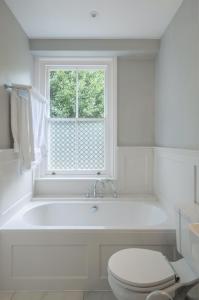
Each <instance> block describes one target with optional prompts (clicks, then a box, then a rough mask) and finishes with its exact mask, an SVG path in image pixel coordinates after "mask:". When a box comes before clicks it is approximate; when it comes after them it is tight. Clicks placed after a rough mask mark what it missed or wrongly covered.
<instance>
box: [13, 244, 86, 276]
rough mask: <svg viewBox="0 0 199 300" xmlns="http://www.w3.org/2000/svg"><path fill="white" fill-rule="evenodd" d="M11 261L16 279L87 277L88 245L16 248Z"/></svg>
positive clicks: (24, 246) (20, 246)
mask: <svg viewBox="0 0 199 300" xmlns="http://www.w3.org/2000/svg"><path fill="white" fill-rule="evenodd" d="M11 261H12V271H11V273H12V278H15V279H17V278H20V279H22V278H25V279H28V278H45V279H48V278H57V279H58V278H59V277H60V278H61V279H64V278H66V279H68V280H70V279H78V278H80V279H87V278H88V250H87V246H86V245H50V246H49V245H19V246H16V245H15V246H13V247H12V254H11ZM22 261H23V263H21V262H22ZM74 262H75V263H74Z"/></svg>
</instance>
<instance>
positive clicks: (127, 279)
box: [108, 248, 176, 293]
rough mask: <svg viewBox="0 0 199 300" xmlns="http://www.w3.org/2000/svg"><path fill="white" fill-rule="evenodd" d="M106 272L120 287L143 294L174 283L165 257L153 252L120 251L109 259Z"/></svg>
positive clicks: (172, 272) (132, 249)
mask: <svg viewBox="0 0 199 300" xmlns="http://www.w3.org/2000/svg"><path fill="white" fill-rule="evenodd" d="M108 270H109V272H110V273H111V275H112V276H113V277H114V278H115V279H116V280H117V281H119V283H120V284H121V285H123V286H128V288H129V289H131V290H134V291H138V292H143V293H146V292H151V291H153V290H156V289H163V288H166V287H169V286H171V285H173V284H175V283H176V274H175V272H174V270H173V268H172V267H171V265H170V264H169V262H168V261H167V259H166V258H165V256H164V255H163V254H162V253H160V252H158V251H153V250H147V249H137V248H131V249H124V250H121V251H119V252H117V253H115V254H113V255H112V256H111V258H110V259H109V263H108Z"/></svg>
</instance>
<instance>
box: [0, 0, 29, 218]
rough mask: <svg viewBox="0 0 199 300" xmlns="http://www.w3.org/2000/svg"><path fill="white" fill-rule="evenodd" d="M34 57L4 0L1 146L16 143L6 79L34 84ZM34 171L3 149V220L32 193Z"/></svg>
mask: <svg viewBox="0 0 199 300" xmlns="http://www.w3.org/2000/svg"><path fill="white" fill-rule="evenodd" d="M31 73H32V57H31V54H30V52H29V42H28V38H27V37H26V35H25V34H24V32H23V31H22V29H21V27H20V25H19V24H18V22H17V21H16V19H15V17H14V16H13V15H12V13H11V12H10V10H9V9H8V7H7V6H6V4H5V3H4V1H3V0H0V149H6V148H10V147H11V146H12V141H11V134H10V121H9V92H8V91H6V90H5V89H4V87H3V85H4V84H5V83H19V84H30V83H31V77H32V76H31ZM31 193H32V174H31V172H25V173H24V174H21V173H20V172H19V167H18V159H17V157H16V156H15V155H14V153H13V151H12V150H0V223H1V222H2V221H3V220H5V216H6V214H7V213H8V214H9V212H10V211H11V210H12V209H15V208H17V207H18V205H20V203H21V202H22V201H23V200H26V199H27V198H30V197H31Z"/></svg>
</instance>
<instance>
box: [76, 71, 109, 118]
mask: <svg viewBox="0 0 199 300" xmlns="http://www.w3.org/2000/svg"><path fill="white" fill-rule="evenodd" d="M104 79H105V72H104V70H79V72H78V103H79V118H103V116H104V82H105V80H104Z"/></svg>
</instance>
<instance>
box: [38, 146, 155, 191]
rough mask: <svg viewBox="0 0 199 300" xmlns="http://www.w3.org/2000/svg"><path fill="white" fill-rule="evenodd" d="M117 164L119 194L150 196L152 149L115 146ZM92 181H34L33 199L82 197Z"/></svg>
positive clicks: (57, 179)
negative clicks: (68, 196) (116, 147)
mask: <svg viewBox="0 0 199 300" xmlns="http://www.w3.org/2000/svg"><path fill="white" fill-rule="evenodd" d="M117 161H118V163H117V185H118V191H119V193H120V194H123V195H125V194H142V195H143V194H152V193H153V148H152V147H118V151H117ZM93 182H94V180H89V179H68V180H66V179H65V178H56V180H55V178H53V177H51V178H38V179H36V181H35V196H36V197H45V196H47V197H54V196H59V197H60V196H66V195H71V196H82V195H86V194H87V193H88V191H89V188H90V187H91V185H92V184H93ZM107 192H109V191H107Z"/></svg>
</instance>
